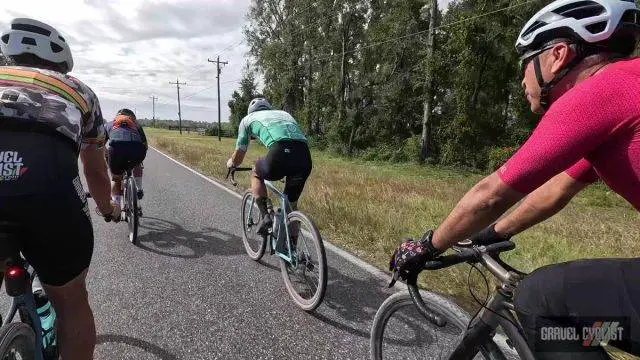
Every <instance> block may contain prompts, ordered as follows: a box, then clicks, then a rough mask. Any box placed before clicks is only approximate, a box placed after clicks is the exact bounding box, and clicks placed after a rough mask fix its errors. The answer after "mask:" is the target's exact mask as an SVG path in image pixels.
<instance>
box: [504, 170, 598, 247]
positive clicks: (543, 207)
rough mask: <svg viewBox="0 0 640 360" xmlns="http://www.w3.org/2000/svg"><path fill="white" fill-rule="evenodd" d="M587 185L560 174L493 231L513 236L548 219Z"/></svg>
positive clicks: (540, 188)
mask: <svg viewBox="0 0 640 360" xmlns="http://www.w3.org/2000/svg"><path fill="white" fill-rule="evenodd" d="M586 186H588V184H585V183H581V182H579V181H577V180H574V179H573V178H572V177H571V176H569V175H567V174H566V173H564V172H563V173H560V174H559V175H556V176H555V177H554V178H552V179H551V180H549V181H547V182H546V183H545V184H544V185H542V186H541V187H539V188H538V189H536V190H535V191H534V192H532V193H531V194H529V196H527V197H526V198H525V199H524V200H523V201H522V204H520V206H518V207H517V208H516V209H515V210H513V211H512V212H511V213H509V214H508V215H506V216H505V217H504V218H502V219H500V220H498V222H496V225H495V231H496V233H497V234H498V235H502V236H514V235H516V234H519V233H521V232H522V231H524V230H526V229H528V228H530V227H532V226H534V225H536V224H538V223H540V222H542V221H544V220H546V219H548V218H550V217H551V216H553V215H555V214H556V213H557V212H558V211H560V210H562V209H563V208H564V207H565V206H566V205H567V204H568V203H569V201H571V199H572V198H573V197H574V196H575V195H576V194H577V193H578V192H580V190H582V189H584V188H585V187H586Z"/></svg>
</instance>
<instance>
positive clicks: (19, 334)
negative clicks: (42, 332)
mask: <svg viewBox="0 0 640 360" xmlns="http://www.w3.org/2000/svg"><path fill="white" fill-rule="evenodd" d="M35 342H36V336H35V334H34V332H33V330H32V329H31V327H29V325H27V324H25V323H21V322H14V323H9V324H7V325H5V326H3V327H2V328H0V359H1V360H33V359H35V346H34V345H35Z"/></svg>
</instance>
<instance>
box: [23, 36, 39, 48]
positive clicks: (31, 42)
mask: <svg viewBox="0 0 640 360" xmlns="http://www.w3.org/2000/svg"><path fill="white" fill-rule="evenodd" d="M22 43H23V44H25V45H33V46H37V45H38V44H37V43H36V39H34V38H30V37H24V38H22Z"/></svg>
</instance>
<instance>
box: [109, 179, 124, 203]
mask: <svg viewBox="0 0 640 360" xmlns="http://www.w3.org/2000/svg"><path fill="white" fill-rule="evenodd" d="M111 199H112V200H113V201H114V202H115V203H117V204H121V202H120V200H121V199H122V175H111Z"/></svg>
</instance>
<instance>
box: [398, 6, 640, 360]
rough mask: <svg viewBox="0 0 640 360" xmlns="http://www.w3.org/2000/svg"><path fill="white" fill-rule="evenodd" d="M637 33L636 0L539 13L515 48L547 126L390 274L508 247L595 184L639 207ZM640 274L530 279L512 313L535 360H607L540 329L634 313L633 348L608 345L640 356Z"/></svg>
mask: <svg viewBox="0 0 640 360" xmlns="http://www.w3.org/2000/svg"><path fill="white" fill-rule="evenodd" d="M639 36H640V11H639V10H638V8H637V7H636V5H635V4H634V2H633V1H629V0H587V1H584V0H558V1H554V2H553V3H551V4H549V5H547V6H546V7H544V8H543V9H542V10H540V11H539V12H538V13H537V14H535V15H534V17H533V18H532V19H531V20H529V22H528V23H527V24H526V25H525V26H524V28H523V29H522V32H521V33H520V36H519V38H518V41H517V43H516V49H517V51H518V53H519V55H520V56H521V66H522V71H523V80H522V85H523V87H524V91H525V95H526V97H527V99H528V101H529V102H530V104H531V110H532V111H534V112H536V113H543V114H544V115H543V117H542V120H541V121H540V123H539V124H538V126H537V127H536V129H535V130H534V132H533V134H532V135H531V136H530V138H529V139H528V140H527V141H526V142H525V144H524V145H522V147H521V148H520V149H519V150H518V151H517V152H516V154H514V155H513V156H512V157H511V159H509V160H508V161H507V162H506V163H505V164H504V166H502V167H501V168H500V169H499V170H498V171H496V172H495V173H493V174H491V175H490V176H488V177H486V178H485V179H484V180H482V181H481V182H480V183H478V184H477V185H476V186H474V187H473V188H472V189H471V190H470V191H469V192H468V193H467V194H466V195H465V196H464V197H463V198H462V199H461V200H460V202H459V203H458V204H457V206H456V207H455V209H454V210H453V211H452V212H451V214H450V215H449V216H448V217H447V218H446V219H445V220H444V222H443V223H442V224H441V225H440V226H439V227H438V228H437V229H436V230H435V231H427V232H426V234H425V235H424V236H423V237H422V239H421V240H418V241H413V240H411V239H406V240H405V241H403V243H402V244H401V245H400V247H399V248H398V249H397V250H396V251H395V253H394V256H393V257H392V260H391V262H390V268H391V269H392V270H394V272H395V273H394V278H396V277H397V276H400V277H402V278H405V279H406V277H407V276H408V275H409V274H412V273H415V272H416V271H418V270H419V269H420V268H422V266H423V264H424V262H425V261H427V260H429V259H431V258H433V257H434V256H437V255H438V254H441V253H442V252H443V251H445V250H446V249H447V248H449V247H450V246H452V245H454V244H456V243H457V242H459V241H461V240H464V239H465V238H468V237H471V236H473V237H472V239H473V240H474V241H475V242H476V243H478V244H487V243H491V242H496V241H502V240H506V239H509V238H510V237H512V236H514V235H516V234H518V233H520V232H522V231H523V230H525V229H527V228H529V227H531V226H533V225H535V224H537V223H539V222H541V221H544V220H545V219H547V218H549V217H551V216H553V215H554V214H555V213H557V212H558V211H560V210H561V209H562V208H563V207H564V206H565V205H566V204H567V203H568V202H569V201H570V200H571V198H572V197H574V196H575V195H576V194H577V193H578V192H580V191H581V190H582V189H584V188H585V187H586V186H588V184H590V183H592V182H594V181H596V180H598V179H600V180H602V181H603V182H604V183H605V184H606V185H607V186H609V188H611V189H612V190H613V191H615V192H616V193H618V194H619V195H620V196H622V197H623V198H624V199H626V200H627V201H628V202H629V203H631V205H632V206H634V207H635V208H636V209H637V210H638V211H640V58H629V57H630V56H631V55H632V53H633V52H634V50H635V47H636V45H637V40H638V38H639ZM527 194H528V196H527V197H526V199H524V200H523V201H522V203H521V204H520V205H519V206H518V207H517V208H516V209H515V210H514V211H513V212H511V213H509V214H508V215H506V216H505V217H503V218H502V219H500V220H499V221H497V222H496V223H493V222H494V221H496V220H497V219H498V218H499V217H500V216H501V215H502V214H503V213H504V212H505V211H506V210H508V209H509V208H510V207H511V206H512V205H514V204H516V202H518V201H519V200H521V199H522V198H523V197H525V196H526V195H527ZM474 234H475V235H474ZM602 235H605V234H602ZM605 236H606V235H605ZM604 238H605V239H606V237H604ZM639 278H640V259H639V258H637V257H636V258H633V259H591V260H580V261H571V262H566V263H562V264H557V265H550V266H545V267H543V268H540V269H538V270H536V271H534V272H533V273H531V274H530V275H529V276H528V277H527V278H526V279H525V280H523V282H522V283H521V284H520V286H519V287H518V289H517V292H516V298H515V305H516V311H517V314H518V317H519V319H520V321H521V323H522V325H523V327H524V329H525V333H526V335H527V341H528V342H529V344H530V346H531V347H532V348H533V349H534V352H535V353H536V358H538V359H551V358H553V359H568V358H571V359H578V358H580V359H606V358H608V356H607V354H606V352H605V351H604V350H603V349H602V348H601V347H599V346H598V347H596V348H595V351H589V350H588V348H585V347H583V346H582V345H581V343H580V342H579V341H578V342H575V343H573V344H568V345H567V348H566V349H565V350H566V352H562V353H552V352H546V351H544V350H545V349H543V348H540V347H537V346H536V345H539V344H542V343H541V342H540V341H541V339H540V337H539V335H540V334H539V333H538V332H536V325H537V326H539V327H540V326H556V327H557V326H560V327H563V325H567V323H562V322H558V320H557V319H556V320H554V319H552V317H565V320H566V319H567V318H568V317H570V316H571V317H572V318H573V319H576V320H578V319H585V318H586V317H589V316H594V317H598V316H600V317H602V316H607V317H612V316H624V317H627V319H629V322H630V329H629V328H627V329H624V331H625V332H626V334H627V335H629V336H630V338H629V340H630V341H628V342H624V343H622V342H610V344H611V345H614V346H618V347H621V348H622V349H623V350H625V351H628V352H631V353H633V354H636V355H639V354H640V281H638V279H639ZM596 294H602V296H595V295H596ZM602 320H603V321H606V320H607V319H606V318H604V319H602ZM572 324H573V325H576V324H577V323H569V325H572Z"/></svg>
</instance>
